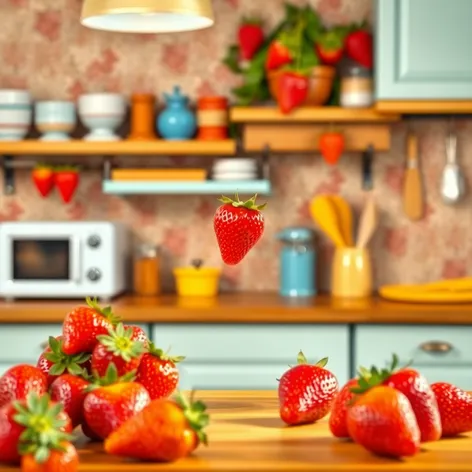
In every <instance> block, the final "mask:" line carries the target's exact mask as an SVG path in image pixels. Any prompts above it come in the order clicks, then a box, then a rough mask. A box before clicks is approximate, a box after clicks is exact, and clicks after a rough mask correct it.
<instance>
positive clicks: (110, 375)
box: [85, 362, 136, 392]
mask: <svg viewBox="0 0 472 472" xmlns="http://www.w3.org/2000/svg"><path fill="white" fill-rule="evenodd" d="M135 379H136V371H135V370H132V371H131V372H127V373H126V374H125V375H123V376H121V377H120V376H119V375H118V369H117V368H116V365H115V364H114V363H113V362H110V364H108V367H107V371H106V372H105V375H104V376H103V377H100V375H99V374H98V373H97V372H93V377H92V378H91V383H90V385H88V386H87V388H86V389H85V390H86V391H87V392H91V391H93V390H95V389H97V388H100V387H107V386H109V385H114V384H117V383H121V382H133V381H134V380H135Z"/></svg>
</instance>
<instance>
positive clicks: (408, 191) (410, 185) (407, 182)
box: [403, 133, 424, 221]
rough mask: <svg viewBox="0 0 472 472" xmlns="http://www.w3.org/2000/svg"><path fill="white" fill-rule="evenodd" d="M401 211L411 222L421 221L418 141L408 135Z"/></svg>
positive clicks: (421, 199)
mask: <svg viewBox="0 0 472 472" xmlns="http://www.w3.org/2000/svg"><path fill="white" fill-rule="evenodd" d="M403 211H404V212H405V215H406V216H407V217H408V218H409V219H410V220H413V221H416V220H421V218H423V214H424V201H423V183H422V179H421V173H420V167H419V157H418V139H417V137H416V135H414V134H413V133H410V134H409V135H408V138H407V161H406V171H405V179H404V182H403Z"/></svg>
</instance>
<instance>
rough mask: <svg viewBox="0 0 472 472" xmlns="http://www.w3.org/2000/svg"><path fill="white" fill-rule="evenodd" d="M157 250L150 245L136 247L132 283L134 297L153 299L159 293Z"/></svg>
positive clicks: (159, 280)
mask: <svg viewBox="0 0 472 472" xmlns="http://www.w3.org/2000/svg"><path fill="white" fill-rule="evenodd" d="M159 269H160V264H159V249H158V247H157V246H154V245H152V244H142V245H140V246H139V247H138V250H137V252H136V257H135V259H134V270H133V282H134V292H135V293H136V295H139V296H143V297H153V296H157V295H159V294H160V293H161V279H160V274H159Z"/></svg>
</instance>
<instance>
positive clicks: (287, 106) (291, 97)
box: [277, 72, 308, 114]
mask: <svg viewBox="0 0 472 472" xmlns="http://www.w3.org/2000/svg"><path fill="white" fill-rule="evenodd" d="M279 80H280V82H279V93H278V95H277V102H278V104H279V108H280V111H281V112H282V113H284V114H287V113H290V112H291V111H292V110H294V109H295V108H297V107H299V106H300V105H302V104H303V103H304V102H305V100H306V97H307V95H308V77H307V76H306V75H303V74H300V73H298V72H284V73H283V74H282V75H281V77H280V79H279Z"/></svg>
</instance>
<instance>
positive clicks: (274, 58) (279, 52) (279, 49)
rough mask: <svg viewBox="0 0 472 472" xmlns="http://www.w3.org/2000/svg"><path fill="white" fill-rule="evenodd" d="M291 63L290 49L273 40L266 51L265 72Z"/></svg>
mask: <svg viewBox="0 0 472 472" xmlns="http://www.w3.org/2000/svg"><path fill="white" fill-rule="evenodd" d="M292 61H293V56H292V53H291V52H290V49H289V48H288V47H287V46H285V45H284V44H283V43H282V42H281V41H279V40H275V41H273V42H272V43H271V44H270V46H269V50H268V51H267V58H266V63H265V67H266V69H267V70H275V69H280V68H281V67H282V66H285V65H287V64H290V63H291V62H292Z"/></svg>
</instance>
